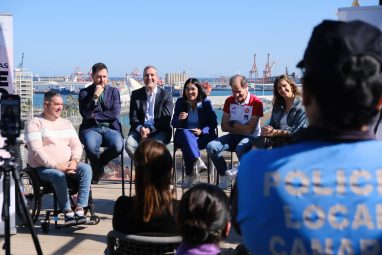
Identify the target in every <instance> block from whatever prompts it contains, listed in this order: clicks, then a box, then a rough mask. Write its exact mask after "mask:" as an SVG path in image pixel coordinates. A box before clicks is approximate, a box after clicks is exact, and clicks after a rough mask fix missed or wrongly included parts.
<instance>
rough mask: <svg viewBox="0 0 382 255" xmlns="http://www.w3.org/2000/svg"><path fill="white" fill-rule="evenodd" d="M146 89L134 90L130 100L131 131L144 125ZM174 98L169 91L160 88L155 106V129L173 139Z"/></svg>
mask: <svg viewBox="0 0 382 255" xmlns="http://www.w3.org/2000/svg"><path fill="white" fill-rule="evenodd" d="M146 101H147V95H146V89H145V87H143V88H140V89H137V90H134V91H133V93H132V94H131V99H130V113H129V117H130V126H131V129H130V130H136V128H137V127H138V126H139V125H143V124H144V122H145V115H146V108H147V106H146ZM173 107H174V106H173V102H172V96H171V94H170V93H169V92H168V91H165V90H164V89H162V88H160V87H158V92H157V94H156V97H155V106H154V127H155V129H156V130H157V131H163V132H166V133H167V135H168V137H169V140H170V139H171V136H172V132H171V126H170V121H171V116H172V110H173Z"/></svg>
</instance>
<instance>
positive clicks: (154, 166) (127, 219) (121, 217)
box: [113, 138, 177, 234]
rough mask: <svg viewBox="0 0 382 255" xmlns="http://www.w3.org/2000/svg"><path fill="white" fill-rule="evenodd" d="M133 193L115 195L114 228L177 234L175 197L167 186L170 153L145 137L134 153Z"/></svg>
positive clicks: (129, 232)
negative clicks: (127, 195)
mask: <svg viewBox="0 0 382 255" xmlns="http://www.w3.org/2000/svg"><path fill="white" fill-rule="evenodd" d="M134 158H135V161H134V164H135V168H136V178H135V181H136V195H135V196H134V197H126V196H121V197H119V198H118V199H117V201H116V203H115V206H114V213H113V229H114V230H118V231H120V232H123V233H126V234H133V233H145V232H146V233H147V232H160V233H166V234H176V233H177V227H176V222H175V216H174V213H175V212H174V209H175V206H176V200H174V199H173V194H172V192H171V189H170V184H171V172H172V171H171V170H172V157H171V154H170V152H169V151H168V149H167V148H166V146H165V145H164V144H163V143H161V142H158V141H156V140H153V139H150V138H147V139H144V140H143V141H142V142H141V143H140V144H139V146H138V148H137V150H136V151H135V154H134Z"/></svg>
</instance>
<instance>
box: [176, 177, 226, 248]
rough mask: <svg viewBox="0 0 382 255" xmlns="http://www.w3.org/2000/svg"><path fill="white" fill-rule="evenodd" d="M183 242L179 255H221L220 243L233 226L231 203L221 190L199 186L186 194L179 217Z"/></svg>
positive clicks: (215, 187) (206, 185) (209, 186)
mask: <svg viewBox="0 0 382 255" xmlns="http://www.w3.org/2000/svg"><path fill="white" fill-rule="evenodd" d="M177 223H178V228H179V232H180V234H181V235H182V237H183V241H182V243H181V244H180V246H179V247H178V249H177V252H176V254H177V255H182V254H187V255H197V254H209V255H214V254H220V253H221V250H220V248H219V242H220V241H221V240H222V239H223V238H225V237H227V236H228V233H229V230H230V227H231V224H230V214H229V202H228V198H227V196H226V194H225V193H224V191H223V190H221V189H220V188H219V187H217V186H215V185H211V184H207V183H200V184H197V185H195V186H193V187H191V188H190V189H189V190H187V192H186V193H184V194H183V196H182V199H181V201H180V203H179V211H178V215H177Z"/></svg>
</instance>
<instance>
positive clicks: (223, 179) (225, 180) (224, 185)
mask: <svg viewBox="0 0 382 255" xmlns="http://www.w3.org/2000/svg"><path fill="white" fill-rule="evenodd" d="M230 184H231V180H230V178H229V177H228V176H227V175H223V176H220V182H219V185H218V186H219V188H221V189H222V190H225V189H228V187H229V185H230Z"/></svg>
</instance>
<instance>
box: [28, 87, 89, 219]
mask: <svg viewBox="0 0 382 255" xmlns="http://www.w3.org/2000/svg"><path fill="white" fill-rule="evenodd" d="M62 108H63V100H62V98H61V95H60V94H59V93H57V92H54V91H49V92H46V93H45V94H44V110H43V113H42V114H41V115H39V116H36V117H34V118H33V119H31V120H30V121H29V122H28V124H27V126H26V130H25V140H26V144H27V146H28V164H29V166H31V167H32V168H34V169H35V171H36V173H37V175H38V176H39V177H40V179H41V180H42V181H46V182H50V183H51V184H52V187H53V188H54V190H55V192H56V195H57V199H58V204H59V206H60V208H61V210H62V212H63V213H64V215H65V225H75V224H83V223H86V216H85V215H84V209H83V208H84V207H87V206H88V199H89V191H90V182H91V178H92V170H91V167H90V166H89V165H88V164H84V163H81V162H79V161H80V158H81V154H82V145H81V142H80V140H79V139H78V135H77V133H76V130H75V129H74V127H73V125H72V123H71V122H70V121H69V120H66V119H63V118H61V117H60V116H61V112H62ZM67 177H70V178H75V179H77V180H78V181H79V190H78V196H77V207H76V208H75V212H73V211H72V208H71V205H70V200H69V195H68V184H67V179H66V178H67Z"/></svg>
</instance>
